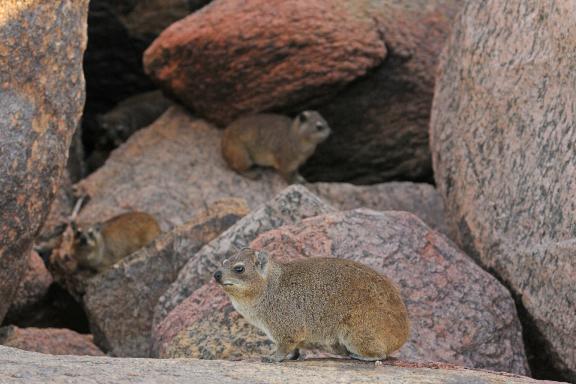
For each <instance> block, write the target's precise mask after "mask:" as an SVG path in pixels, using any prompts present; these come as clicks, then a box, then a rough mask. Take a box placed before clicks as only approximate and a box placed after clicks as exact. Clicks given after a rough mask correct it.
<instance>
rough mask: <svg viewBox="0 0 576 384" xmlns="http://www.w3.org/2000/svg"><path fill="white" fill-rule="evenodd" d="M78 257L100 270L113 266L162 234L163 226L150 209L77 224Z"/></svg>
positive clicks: (79, 260) (81, 261) (76, 254)
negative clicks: (85, 223)
mask: <svg viewBox="0 0 576 384" xmlns="http://www.w3.org/2000/svg"><path fill="white" fill-rule="evenodd" d="M73 228H74V257H75V258H76V260H77V261H78V265H79V266H80V267H83V268H88V269H91V270H94V271H97V272H102V271H104V270H106V269H107V268H109V267H111V266H112V265H114V264H115V263H117V262H118V261H120V260H121V259H122V258H124V257H125V256H128V255H130V254H131V253H133V252H135V251H137V250H138V249H140V248H142V247H143V246H145V245H146V244H148V243H149V242H151V241H152V240H154V238H156V236H158V235H159V234H160V226H159V225H158V223H157V222H156V220H155V219H154V218H153V217H152V216H150V215H149V214H147V213H143V212H127V213H123V214H121V215H118V216H115V217H113V218H111V219H109V220H107V221H105V222H102V223H96V224H90V225H76V224H73Z"/></svg>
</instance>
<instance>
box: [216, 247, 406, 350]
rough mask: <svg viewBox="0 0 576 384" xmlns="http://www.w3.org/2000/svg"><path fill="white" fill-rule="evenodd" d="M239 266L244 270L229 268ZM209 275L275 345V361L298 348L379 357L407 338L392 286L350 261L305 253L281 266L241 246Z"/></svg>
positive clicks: (398, 299) (399, 302) (397, 294)
mask: <svg viewBox="0 0 576 384" xmlns="http://www.w3.org/2000/svg"><path fill="white" fill-rule="evenodd" d="M240 265H241V266H244V268H245V270H244V272H242V273H237V272H235V271H234V268H235V267H237V266H240ZM218 273H219V274H220V276H216V275H217V274H218ZM215 277H216V280H217V281H218V282H219V283H220V284H221V285H222V287H223V289H224V291H225V292H226V293H227V294H228V296H229V297H230V299H231V301H232V304H233V305H234V307H235V308H236V310H237V311H238V312H239V313H240V314H241V315H243V316H244V317H245V318H246V319H247V320H248V321H249V322H250V323H252V324H253V325H255V326H256V327H258V328H260V329H261V330H262V331H264V332H265V333H266V334H267V335H268V337H269V338H270V339H271V340H272V341H273V342H274V343H275V344H276V346H277V351H276V354H275V357H274V360H275V361H281V360H284V359H286V358H294V357H297V356H298V354H299V351H298V350H299V348H320V349H323V350H326V351H328V352H332V353H336V354H342V355H348V356H351V357H353V358H357V359H362V360H380V359H385V358H386V357H387V356H389V355H390V354H391V353H392V352H394V351H396V350H398V349H399V348H400V347H401V346H402V345H403V344H404V343H405V342H406V340H407V338H408V335H409V321H408V313H407V311H406V307H405V306H404V303H403V301H402V298H401V296H400V292H399V290H398V288H396V286H395V285H394V284H393V283H392V282H391V281H390V280H388V279H387V278H386V277H384V276H382V275H380V274H379V273H377V272H376V271H374V270H373V269H371V268H369V267H367V266H365V265H363V264H360V263H357V262H354V261H350V260H344V259H336V258H307V259H302V260H298V261H293V262H289V263H285V264H280V263H277V262H275V261H274V260H271V259H269V258H268V256H267V255H266V253H264V252H256V251H253V250H251V249H244V250H242V251H240V252H239V253H238V254H237V255H236V256H234V257H233V258H232V259H230V260H227V261H226V262H225V263H224V266H223V268H222V270H221V271H218V272H217V273H216V274H215ZM218 277H219V278H218Z"/></svg>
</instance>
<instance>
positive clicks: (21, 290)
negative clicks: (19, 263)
mask: <svg viewBox="0 0 576 384" xmlns="http://www.w3.org/2000/svg"><path fill="white" fill-rule="evenodd" d="M52 281H53V279H52V275H51V274H50V272H48V270H47V269H46V266H45V265H44V261H42V259H41V258H40V256H38V254H37V253H36V252H34V251H32V252H30V255H29V256H28V265H27V266H26V269H25V271H24V276H23V278H22V280H21V281H20V285H19V286H18V289H17V290H16V295H14V299H13V300H12V304H11V305H10V308H9V309H8V312H7V313H6V320H7V321H11V319H17V318H19V317H21V316H22V315H23V314H25V313H26V312H29V311H31V310H33V309H34V307H35V306H37V305H38V304H40V302H41V301H42V299H43V298H44V297H45V296H46V293H47V292H48V288H49V287H50V285H51V284H52Z"/></svg>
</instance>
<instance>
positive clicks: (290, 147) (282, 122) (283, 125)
mask: <svg viewBox="0 0 576 384" xmlns="http://www.w3.org/2000/svg"><path fill="white" fill-rule="evenodd" d="M330 132H331V131H330V127H329V126H328V123H326V120H324V119H323V118H322V116H320V114H319V113H318V112H315V111H304V112H302V113H300V114H299V115H298V116H296V118H294V119H290V118H289V117H286V116H282V115H275V114H258V115H250V116H245V117H242V118H240V119H238V120H236V121H234V122H233V123H231V124H230V125H229V126H228V127H226V130H225V131H224V136H223V137H222V155H223V156H224V159H225V160H226V162H227V163H228V165H229V166H230V168H232V169H233V170H235V171H236V172H238V173H240V174H243V175H245V176H247V177H250V178H254V176H255V175H254V173H253V172H250V169H251V168H252V167H253V166H254V165H258V166H263V167H272V168H275V169H276V170H277V171H278V172H279V173H280V175H282V177H283V178H284V179H285V180H286V181H287V182H288V183H293V182H302V181H304V180H303V179H302V177H301V176H300V175H299V174H298V168H299V167H300V166H301V165H302V164H304V162H305V161H306V160H308V158H309V157H310V156H312V154H313V153H314V151H315V150H316V146H317V145H318V144H320V143H321V142H323V141H324V140H326V139H327V138H328V136H329V135H330Z"/></svg>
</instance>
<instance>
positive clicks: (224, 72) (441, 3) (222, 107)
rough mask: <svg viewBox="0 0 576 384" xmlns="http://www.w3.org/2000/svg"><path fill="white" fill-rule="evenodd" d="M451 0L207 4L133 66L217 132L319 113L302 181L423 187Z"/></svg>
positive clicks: (453, 9)
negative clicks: (323, 127) (326, 134)
mask: <svg viewBox="0 0 576 384" xmlns="http://www.w3.org/2000/svg"><path fill="white" fill-rule="evenodd" d="M461 3H462V2H460V1H455V0H429V1H426V2H423V1H421V0H406V1H393V0H385V1H377V2H375V1H368V0H358V1H354V2H349V1H332V0H298V1H268V0H248V1H246V0H228V1H216V2H212V3H211V4H210V5H208V6H207V7H205V8H204V9H203V10H202V11H201V12H197V13H194V14H192V15H190V16H188V17H187V18H185V19H183V20H181V21H178V22H176V23H174V24H173V25H172V26H170V27H169V28H168V29H166V30H165V31H164V32H163V33H162V34H161V35H160V37H159V38H158V39H156V40H155V42H154V43H153V44H152V45H151V46H150V47H149V48H148V50H147V51H146V53H145V55H144V65H145V69H146V71H147V73H149V74H150V75H151V77H152V78H154V79H155V81H156V83H158V84H159V85H160V86H161V87H162V88H164V90H165V91H166V92H168V93H171V94H173V95H175V96H176V97H177V98H178V99H179V100H181V101H182V102H183V103H184V104H185V105H187V106H189V107H190V108H191V109H192V110H194V111H196V113H198V114H200V115H201V116H205V117H207V118H208V119H209V120H211V121H215V122H217V123H218V124H220V125H225V124H226V123H229V122H230V121H231V120H233V119H234V118H236V117H238V116H239V115H242V114H246V113H252V112H260V111H264V110H274V111H283V112H286V113H295V112H297V111H300V110H301V109H303V108H319V109H320V111H321V112H322V114H323V116H324V117H325V118H326V119H327V121H328V123H329V124H330V126H331V127H332V128H333V130H334V134H333V135H332V136H331V137H330V138H329V139H328V140H327V141H326V142H325V143H323V144H322V145H320V146H319V147H318V150H317V153H316V154H315V155H314V156H313V157H312V158H311V159H310V161H309V162H308V164H307V165H306V166H305V167H304V169H303V174H304V176H305V177H306V178H307V179H310V180H313V181H318V180H324V181H354V182H356V183H365V184H368V183H375V182H381V181H383V180H389V179H393V178H396V179H398V178H399V177H402V178H403V179H410V180H424V179H426V178H431V163H430V152H429V150H428V122H429V116H430V105H431V102H432V94H433V87H434V74H435V68H436V60H437V56H438V54H439V53H440V50H441V47H442V45H443V43H444V41H445V39H446V37H447V35H448V32H449V30H450V27H451V21H452V19H453V17H454V15H455V13H456V11H457V10H458V9H459V7H460V5H461ZM279 31H281V33H279ZM176 68H178V69H179V70H175V69H176ZM231 89H232V90H233V92H230V90H231Z"/></svg>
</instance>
